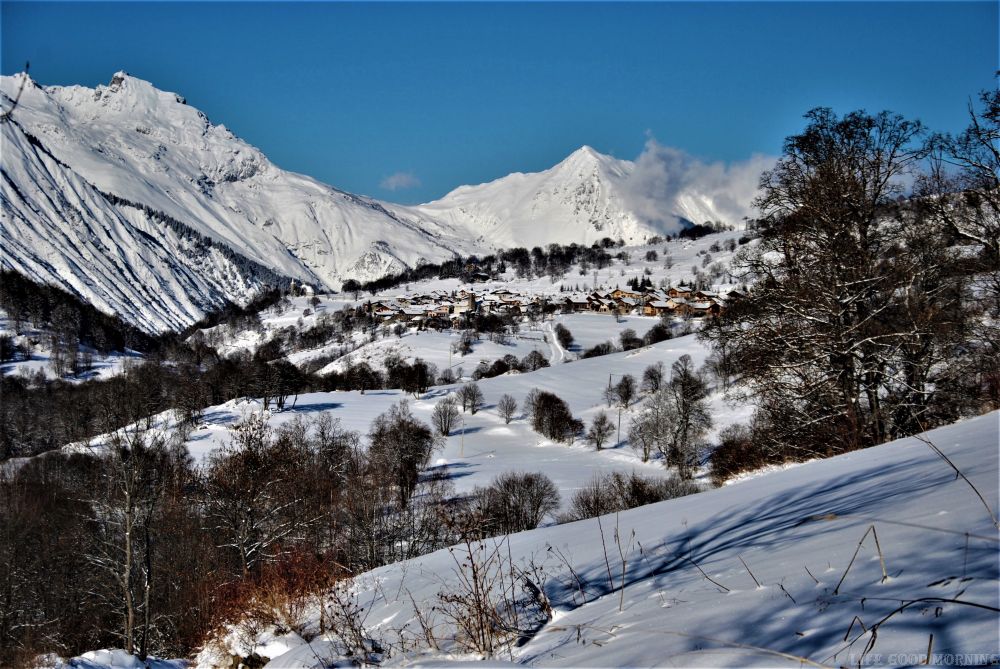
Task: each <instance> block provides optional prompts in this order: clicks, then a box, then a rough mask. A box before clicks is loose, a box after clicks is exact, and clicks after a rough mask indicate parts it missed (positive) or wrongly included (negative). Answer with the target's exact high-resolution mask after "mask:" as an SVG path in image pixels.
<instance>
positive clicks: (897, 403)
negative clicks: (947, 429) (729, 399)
mask: <svg viewBox="0 0 1000 669" xmlns="http://www.w3.org/2000/svg"><path fill="white" fill-rule="evenodd" d="M806 119H807V121H808V123H807V126H806V129H805V130H804V131H803V132H802V133H800V134H798V135H794V136H792V137H789V138H788V139H787V140H786V142H785V150H784V155H783V156H782V158H781V159H780V160H779V161H778V164H777V165H776V166H775V167H774V169H772V170H770V171H768V172H766V173H764V175H763V176H762V178H761V195H760V196H759V197H758V198H757V200H756V202H755V205H756V207H757V208H758V210H759V211H760V214H761V215H760V217H759V218H758V219H757V220H756V221H755V222H754V225H755V227H756V229H757V231H758V233H759V236H760V240H759V242H758V244H756V245H752V246H749V247H746V248H744V249H743V250H742V251H741V252H740V253H738V254H737V256H736V259H735V261H734V268H733V270H732V271H733V273H734V274H739V275H741V276H742V277H743V278H744V279H745V280H746V281H747V282H748V283H749V284H751V285H752V289H751V291H750V293H749V294H748V295H747V296H746V297H745V298H742V299H740V300H738V301H735V302H734V303H733V304H731V305H729V307H728V309H727V310H726V312H725V313H724V314H723V315H722V317H721V318H719V319H717V320H715V321H713V322H712V323H710V324H707V325H706V326H705V328H704V329H703V330H702V337H703V338H704V339H705V340H706V341H707V342H709V343H711V344H712V346H713V347H714V349H715V352H716V355H717V359H718V362H719V364H720V367H721V369H722V370H723V371H724V374H725V376H727V377H729V378H731V379H732V380H733V382H734V384H735V385H734V387H733V392H734V393H735V394H736V395H738V396H741V397H743V398H744V399H745V400H748V401H750V402H753V403H754V404H755V405H756V406H757V407H758V409H757V411H756V413H755V415H754V417H753V420H752V422H751V424H750V425H748V426H744V427H743V428H741V429H737V430H733V431H730V433H728V434H727V435H725V436H726V443H727V445H726V446H725V448H723V449H721V450H720V451H717V453H716V455H715V457H716V458H717V459H718V460H719V461H720V464H721V463H722V462H725V466H726V467H727V468H729V470H730V471H733V472H735V471H738V470H740V469H742V468H749V467H754V466H759V465H760V464H764V463H768V462H780V461H783V460H786V459H803V458H809V457H817V456H828V455H833V454H836V453H841V452H844V451H848V450H852V449H856V448H864V447H867V446H872V445H875V444H880V443H883V442H885V441H889V440H891V439H896V438H899V437H903V436H907V435H912V434H914V433H917V432H920V431H922V430H925V429H927V428H930V427H934V426H937V425H941V424H944V423H948V422H952V421H954V420H956V419H958V418H960V417H961V416H963V415H969V414H978V413H982V412H984V411H989V410H991V409H996V408H998V407H1000V363H998V360H1000V331H998V329H997V327H996V323H997V322H998V320H997V318H998V316H1000V254H998V244H997V239H998V232H1000V181H998V174H1000V150H998V149H1000V123H998V122H1000V92H997V91H987V92H984V93H983V94H982V95H981V96H980V99H979V106H978V107H970V125H969V127H968V129H966V130H965V131H964V132H963V133H961V134H960V135H958V136H948V135H942V134H932V133H928V132H927V131H926V129H925V128H924V126H923V125H921V124H920V123H919V122H917V121H912V120H908V119H905V118H903V117H901V116H899V115H897V114H892V113H890V112H882V113H879V114H875V115H871V114H867V113H865V112H863V111H857V112H852V113H849V114H846V115H844V116H838V115H836V114H834V113H833V112H832V111H831V110H829V109H825V108H820V109H814V110H812V111H811V112H809V113H808V114H807V115H806ZM907 181H909V182H912V183H913V184H914V189H913V190H914V192H913V195H912V196H910V197H903V194H904V191H903V188H904V185H905V183H906V182H907Z"/></svg>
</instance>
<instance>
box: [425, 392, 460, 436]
mask: <svg viewBox="0 0 1000 669" xmlns="http://www.w3.org/2000/svg"><path fill="white" fill-rule="evenodd" d="M459 415H460V414H459V410H458V400H457V399H456V398H455V396H454V395H448V396H447V397H445V398H444V399H443V400H441V401H440V402H438V403H437V404H435V405H434V412H433V413H432V414H431V421H432V422H433V423H434V427H435V429H437V431H438V434H440V435H441V436H442V437H447V436H448V435H449V434H451V430H452V428H453V427H454V426H455V423H456V422H457V421H458V417H459Z"/></svg>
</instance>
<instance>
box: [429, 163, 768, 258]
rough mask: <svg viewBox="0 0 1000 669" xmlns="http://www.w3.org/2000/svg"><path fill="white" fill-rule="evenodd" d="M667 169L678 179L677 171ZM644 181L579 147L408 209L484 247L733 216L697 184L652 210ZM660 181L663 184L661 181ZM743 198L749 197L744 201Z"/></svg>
mask: <svg viewBox="0 0 1000 669" xmlns="http://www.w3.org/2000/svg"><path fill="white" fill-rule="evenodd" d="M672 176H673V178H674V179H675V180H677V181H682V180H683V175H681V174H674V175H672ZM644 180H645V178H644V175H643V174H641V173H637V165H636V163H634V162H632V161H628V160H619V159H617V158H613V157H611V156H608V155H605V154H602V153H599V152H598V151H595V150H594V149H592V148H591V147H589V146H584V147H582V148H580V149H577V150H576V151H574V152H573V153H572V154H571V155H570V156H569V157H568V158H566V159H565V160H563V161H562V162H560V163H559V164H558V165H556V166H555V167H552V168H551V169H548V170H545V171H543V172H535V173H530V174H522V173H519V172H518V173H515V174H511V175H508V176H505V177H503V178H501V179H497V180H496V181H492V182H490V183H486V184H481V185H478V186H461V187H459V188H457V189H455V190H454V191H452V192H451V193H449V194H448V195H446V196H445V197H443V198H442V199H440V200H437V201H435V202H429V203H427V204H424V205H420V206H419V207H416V208H414V210H415V211H417V212H420V213H422V214H424V215H426V216H427V217H428V218H434V219H436V220H440V221H444V222H447V223H451V224H453V225H455V226H456V227H464V228H466V229H467V230H468V231H469V234H470V235H471V236H472V238H473V239H474V240H475V241H476V243H478V244H480V245H482V246H486V247H489V248H504V247H511V246H524V247H526V248H531V247H533V246H545V245H546V244H549V243H551V242H558V243H564V244H568V243H569V242H577V243H583V244H592V243H593V242H596V241H599V240H601V239H602V238H604V237H610V238H611V239H624V240H625V242H626V243H628V244H640V243H642V242H643V241H644V240H645V239H647V238H649V237H652V236H654V235H668V234H676V233H677V232H678V231H680V229H681V228H682V227H683V225H684V224H685V223H704V222H706V221H722V222H724V223H727V224H730V225H735V224H738V223H739V222H740V218H739V217H738V216H734V213H733V211H732V210H727V209H723V208H720V207H719V206H718V205H717V203H716V202H715V201H714V200H713V196H712V194H711V193H709V192H706V191H702V190H700V189H699V188H698V187H697V186H696V185H691V186H690V187H682V188H679V189H678V190H677V191H676V192H674V193H673V194H672V195H669V194H667V193H663V195H664V196H665V197H666V198H667V201H664V202H661V203H660V206H658V207H656V208H655V209H654V210H652V211H651V210H650V209H649V208H648V207H645V206H643V205H644V204H646V203H645V202H643V201H642V200H643V199H644V197H643V195H642V194H641V193H640V192H639V191H641V190H643V189H644V188H645V186H647V185H649V184H642V183H639V182H642V181H644ZM654 186H655V184H654ZM659 186H661V187H662V189H663V190H664V191H666V190H667V184H665V183H664V184H659ZM749 204H750V198H749V197H748V198H747V201H746V202H745V203H744V206H749Z"/></svg>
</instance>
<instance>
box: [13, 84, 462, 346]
mask: <svg viewBox="0 0 1000 669" xmlns="http://www.w3.org/2000/svg"><path fill="white" fill-rule="evenodd" d="M25 76H26V75H17V76H13V77H4V78H3V80H2V83H0V89H2V91H3V94H4V95H5V96H6V97H7V98H8V99H10V98H13V97H14V96H15V95H16V93H17V90H18V89H19V88H20V86H21V82H22V77H25ZM7 104H9V103H7ZM5 106H7V105H5ZM14 120H15V123H6V124H4V125H5V126H7V127H6V128H5V130H4V151H3V163H2V168H3V173H4V175H5V179H4V184H3V189H4V190H3V193H4V195H3V197H4V227H5V229H8V231H7V232H6V233H5V237H9V238H10V239H11V240H13V241H15V243H13V244H11V245H10V247H11V248H10V250H9V251H5V253H4V258H3V263H4V266H5V267H13V268H17V269H20V270H23V271H25V272H26V273H27V274H28V275H29V276H33V277H35V278H39V279H42V280H45V281H53V282H57V283H60V284H61V285H64V286H65V287H68V288H70V289H72V290H75V291H76V292H78V293H80V294H81V295H82V296H83V297H84V298H85V299H88V300H89V301H91V302H93V303H94V304H96V305H100V306H107V307H113V308H115V310H116V311H118V310H119V307H121V304H120V303H118V301H116V300H115V299H112V298H111V297H110V294H111V293H113V292H115V291H116V289H117V290H118V291H119V292H121V291H122V290H125V291H127V288H125V287H123V286H122V285H121V284H120V281H121V280H123V279H124V278H125V277H126V275H127V269H132V270H136V271H137V272H138V274H139V276H138V277H129V278H128V279H127V281H129V282H130V283H133V284H134V283H145V288H146V289H147V290H152V291H156V292H158V294H160V295H161V296H163V295H165V294H166V293H167V292H168V291H166V290H164V289H165V288H168V287H169V288H172V289H175V290H176V289H178V288H181V289H183V295H179V296H178V295H173V296H169V297H168V296H165V297H163V299H172V297H177V298H178V299H180V300H181V301H182V302H183V301H187V302H191V303H196V304H198V305H200V306H201V307H204V306H208V305H211V304H212V303H214V302H217V301H219V299H221V298H222V297H226V298H233V297H239V296H241V295H246V294H248V293H250V292H252V286H251V285H249V284H248V283H247V282H246V281H243V282H242V284H244V285H239V286H236V285H233V286H229V290H228V292H227V291H226V290H223V291H220V290H218V288H220V286H218V285H216V286H209V285H199V286H193V285H180V284H179V283H177V282H176V281H174V280H173V279H170V278H168V275H173V274H176V273H178V272H182V269H181V268H180V265H184V263H185V261H184V260H183V259H182V260H180V262H178V263H173V264H172V265H173V266H170V267H166V266H163V265H162V263H157V262H156V261H154V260H151V258H152V257H153V256H155V255H156V254H155V253H151V252H150V251H149V249H148V248H147V246H148V244H149V243H150V240H149V239H148V238H147V237H146V236H145V235H143V234H141V232H140V228H141V227H142V224H141V223H140V221H138V220H132V225H120V226H118V228H117V230H116V231H115V233H114V234H111V233H109V234H108V236H106V238H105V239H103V241H102V242H101V244H97V242H96V240H95V237H94V235H97V236H98V237H99V236H100V235H101V232H100V231H101V230H106V229H107V224H106V221H107V220H108V219H116V218H120V217H121V216H124V217H125V218H129V217H131V218H133V219H134V218H135V216H136V213H135V212H138V211H140V210H146V211H148V212H152V213H153V215H154V216H155V215H159V214H162V215H163V216H162V217H163V218H169V219H173V221H175V222H176V223H178V224H179V225H181V226H183V227H185V228H189V229H190V230H192V231H193V232H194V233H197V234H198V235H201V236H204V237H205V238H207V239H208V240H212V241H215V242H219V243H221V244H223V245H225V246H227V247H229V248H230V249H232V250H233V251H235V252H236V253H237V254H239V255H240V256H243V257H245V258H247V259H249V260H250V261H253V262H255V263H259V264H260V265H263V266H266V267H268V268H270V269H271V270H273V271H274V272H275V273H277V274H279V275H282V276H287V277H291V278H295V279H298V280H301V281H306V282H309V283H312V284H316V285H319V286H323V287H330V288H336V287H337V286H339V284H340V283H341V281H343V280H344V279H346V278H348V277H353V278H356V279H360V280H365V279H372V278H377V277H380V276H383V275H385V274H386V273H389V272H394V271H399V270H401V269H403V268H404V267H406V266H413V265H415V264H417V263H419V262H421V261H423V260H427V261H440V260H444V259H447V258H450V257H453V256H454V254H455V252H456V251H462V250H466V249H465V248H464V247H463V245H462V243H461V240H462V237H463V236H464V235H459V234H454V232H453V231H451V230H448V229H445V228H443V227H441V226H439V225H437V224H436V222H435V221H431V220H426V221H420V222H419V224H417V223H416V222H415V221H414V220H412V219H407V218H403V217H401V216H399V215H398V214H396V213H394V212H392V211H390V210H389V209H387V208H386V207H385V206H383V205H382V204H381V203H379V202H377V201H375V200H372V199H369V198H364V197H359V196H356V195H352V194H350V193H345V192H342V191H339V190H337V189H335V188H332V187H330V186H327V185H325V184H322V183H319V182H318V181H315V180H314V179H311V178H309V177H306V176H303V175H300V174H294V173H291V172H286V171H284V170H282V169H280V168H278V167H276V166H275V165H274V164H272V163H271V162H270V161H269V160H268V159H267V158H266V157H265V156H264V154H263V153H261V152H260V151H259V150H258V149H256V148H254V147H252V146H250V145H249V144H247V143H246V142H244V141H242V140H241V139H239V138H238V137H236V136H234V135H233V134H232V133H231V132H230V131H229V130H227V129H226V128H225V126H222V125H213V124H212V123H211V122H210V121H209V120H208V118H207V117H206V116H205V115H204V114H203V113H201V112H200V111H198V110H197V109H194V108H192V107H190V106H189V105H187V104H186V103H185V101H184V100H183V99H182V98H181V97H179V96H178V95H176V94H173V93H167V92H163V91H160V90H158V89H156V88H155V87H153V85H152V84H150V83H148V82H146V81H143V80H141V79H137V78H135V77H132V76H129V75H127V74H125V73H123V72H119V73H117V74H116V75H115V76H114V77H113V79H112V80H111V83H110V84H109V85H108V86H98V87H97V88H94V89H90V88H84V87H81V86H66V87H62V86H48V87H42V86H39V85H37V84H36V83H35V82H33V81H31V80H30V79H29V80H28V81H27V83H26V85H25V88H24V91H23V94H22V95H21V98H20V102H19V105H18V107H17V109H16V113H15V115H14ZM39 163H42V164H39ZM53 172H57V173H58V174H53ZM102 193H103V194H106V195H108V196H111V197H110V198H108V197H104V196H102V195H101V194H102ZM81 200H86V202H83V201H81ZM122 201H124V202H127V203H128V204H129V205H135V206H133V207H128V208H129V209H131V210H134V211H133V212H132V213H127V212H126V213H124V214H123V213H122V212H121V211H120V206H115V205H116V204H120V203H121V202H122ZM139 218H142V216H139ZM149 227H151V226H150V225H149V222H148V221H146V228H149ZM142 232H145V233H148V234H153V235H154V237H157V236H159V235H158V232H157V231H152V233H150V231H149V230H148V229H147V230H142ZM159 233H162V234H166V233H165V231H162V230H161V231H159ZM159 241H160V242H163V243H167V242H164V240H159ZM95 244H96V246H95ZM168 244H169V243H168ZM5 246H7V245H5ZM80 247H84V249H86V248H88V247H89V251H85V250H83V249H81V248H80ZM99 247H100V248H102V249H103V251H99V250H98V248H99ZM169 255H170V254H168V256H169ZM98 256H103V257H101V258H100V260H98V265H106V264H107V263H109V262H113V260H112V259H113V258H122V259H126V258H127V259H129V260H128V261H125V260H122V262H121V264H122V265H123V266H126V265H127V266H129V267H128V268H125V267H122V268H119V269H120V270H122V271H119V272H110V273H107V274H105V273H103V270H101V269H99V268H98V267H90V268H87V269H86V270H85V269H84V268H82V267H80V266H79V265H80V264H81V263H86V262H88V261H90V260H93V259H94V258H97V257H98ZM168 260H169V258H168ZM137 262H138V264H139V265H142V264H146V269H147V270H149V272H150V273H149V274H148V275H146V276H143V271H142V270H141V269H138V268H137V267H136V263H137ZM45 263H48V264H49V266H47V267H42V265H44V264H45ZM167 264H171V263H169V262H168V263H167ZM203 269H205V270H208V271H207V273H203V275H202V276H200V277H199V278H200V279H201V282H202V283H205V282H207V283H208V284H211V283H212V282H213V279H212V276H214V275H217V274H219V272H220V271H222V270H220V269H219V268H218V267H214V266H213V267H212V268H203ZM123 272H125V273H124V274H123ZM85 277H86V278H85ZM181 283H183V282H181ZM196 283H197V282H196ZM216 283H217V282H216ZM236 283H241V282H240V281H237V282H236ZM203 289H207V292H203ZM135 297H138V296H135ZM195 311H197V310H195ZM166 312H171V313H172V315H168V314H167V313H166ZM124 313H125V314H126V315H128V314H129V311H128V310H126V311H125V312H124ZM147 315H148V316H149V319H147V320H149V321H150V322H152V323H155V325H156V326H157V327H158V328H161V329H162V328H163V327H173V326H175V325H176V324H177V323H179V322H183V321H190V320H191V319H190V318H189V317H185V316H191V315H194V314H193V313H192V309H190V308H186V307H182V306H181V305H171V306H170V307H169V308H167V309H165V310H163V313H159V314H156V315H153V314H147Z"/></svg>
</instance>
